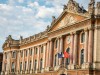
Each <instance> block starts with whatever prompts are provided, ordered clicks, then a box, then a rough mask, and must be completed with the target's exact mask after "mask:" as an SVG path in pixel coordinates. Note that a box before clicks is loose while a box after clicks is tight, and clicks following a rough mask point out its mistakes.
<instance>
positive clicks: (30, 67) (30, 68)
mask: <svg viewBox="0 0 100 75" xmlns="http://www.w3.org/2000/svg"><path fill="white" fill-rule="evenodd" d="M31 66H32V61H30V65H29V70H31Z"/></svg>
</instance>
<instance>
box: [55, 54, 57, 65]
mask: <svg viewBox="0 0 100 75" xmlns="http://www.w3.org/2000/svg"><path fill="white" fill-rule="evenodd" d="M55 66H57V54H56V55H55Z"/></svg>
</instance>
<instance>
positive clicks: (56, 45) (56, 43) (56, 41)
mask: <svg viewBox="0 0 100 75" xmlns="http://www.w3.org/2000/svg"><path fill="white" fill-rule="evenodd" d="M57 47H58V40H55V48H57Z"/></svg>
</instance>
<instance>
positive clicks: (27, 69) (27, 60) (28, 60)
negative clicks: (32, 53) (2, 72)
mask: <svg viewBox="0 0 100 75" xmlns="http://www.w3.org/2000/svg"><path fill="white" fill-rule="evenodd" d="M28 57H29V50H28V49H27V57H26V58H27V69H26V70H29V59H28Z"/></svg>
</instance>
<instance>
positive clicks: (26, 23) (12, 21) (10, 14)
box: [0, 0, 99, 52]
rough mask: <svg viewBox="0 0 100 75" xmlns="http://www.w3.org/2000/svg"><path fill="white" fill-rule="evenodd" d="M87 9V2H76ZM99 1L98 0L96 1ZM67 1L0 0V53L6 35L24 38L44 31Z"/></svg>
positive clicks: (80, 0) (79, 0) (82, 0)
mask: <svg viewBox="0 0 100 75" xmlns="http://www.w3.org/2000/svg"><path fill="white" fill-rule="evenodd" d="M76 1H77V2H78V3H80V5H83V6H84V8H86V9H87V5H88V3H89V0H76ZM97 1H99V0H97ZM67 2H68V0H0V52H2V51H3V50H2V44H3V43H4V41H5V39H6V37H7V36H8V35H12V37H13V38H14V39H19V37H20V35H22V36H23V37H24V38H25V37H28V36H31V35H34V34H36V33H39V32H41V31H44V30H45V29H46V26H47V25H50V23H51V19H52V18H51V17H52V16H56V17H58V15H59V14H60V13H61V12H62V9H63V5H64V4H67Z"/></svg>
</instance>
